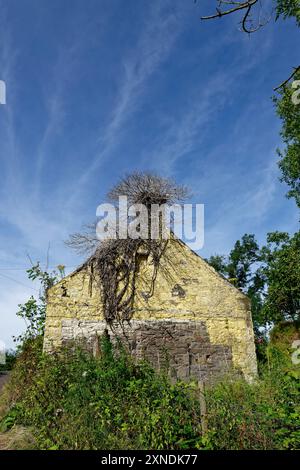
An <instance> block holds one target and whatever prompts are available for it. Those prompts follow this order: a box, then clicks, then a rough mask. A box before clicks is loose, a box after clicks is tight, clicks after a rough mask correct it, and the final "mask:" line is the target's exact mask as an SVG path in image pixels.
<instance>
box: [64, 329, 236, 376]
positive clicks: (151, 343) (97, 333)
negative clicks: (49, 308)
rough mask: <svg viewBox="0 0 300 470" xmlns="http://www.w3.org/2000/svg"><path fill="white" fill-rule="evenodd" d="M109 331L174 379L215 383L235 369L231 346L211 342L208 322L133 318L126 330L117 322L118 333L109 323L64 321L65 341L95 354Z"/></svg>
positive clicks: (113, 339) (112, 337)
mask: <svg viewBox="0 0 300 470" xmlns="http://www.w3.org/2000/svg"><path fill="white" fill-rule="evenodd" d="M105 331H106V332H108V334H109V335H110V337H111V339H112V342H115V341H116V339H117V338H118V339H121V341H122V343H123V345H125V347H127V349H128V350H129V351H130V352H131V354H132V356H133V357H134V358H135V359H136V360H137V361H139V360H143V359H146V360H147V361H149V362H150V363H151V364H152V365H153V366H154V368H155V369H157V370H163V371H165V372H167V373H168V374H169V375H170V376H171V378H172V379H179V380H189V379H196V380H201V381H204V382H207V381H209V382H212V381H214V380H215V378H217V377H220V376H222V375H224V374H226V373H228V372H229V371H230V370H232V353H231V348H230V347H229V346H224V345H221V344H211V343H210V338H209V335H208V332H207V329H206V326H205V323H204V322H191V321H164V320H162V321H155V322H153V321H133V322H131V324H130V325H124V327H123V329H121V328H120V327H119V326H118V325H114V327H113V331H114V333H112V332H111V330H107V325H106V323H105V322H96V321H92V320H90V321H89V320H85V321H78V320H64V321H63V323H62V337H63V341H64V342H65V343H68V342H71V341H74V340H75V341H76V340H77V341H79V342H83V343H84V344H85V345H87V346H88V349H89V350H90V351H91V352H93V353H94V354H96V353H97V350H98V347H99V338H100V337H101V336H102V335H103V334H104V332H105Z"/></svg>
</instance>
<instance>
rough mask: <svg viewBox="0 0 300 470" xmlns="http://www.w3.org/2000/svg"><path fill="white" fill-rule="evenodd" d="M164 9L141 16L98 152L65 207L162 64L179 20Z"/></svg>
mask: <svg viewBox="0 0 300 470" xmlns="http://www.w3.org/2000/svg"><path fill="white" fill-rule="evenodd" d="M165 7H166V5H165V4H164V5H162V4H161V3H160V2H156V3H154V4H152V5H151V8H150V11H149V12H147V14H146V13H145V17H146V18H147V20H146V23H145V25H143V31H142V33H141V36H140V38H139V39H138V42H137V44H136V46H135V47H134V48H133V49H132V50H131V52H130V53H128V55H127V56H126V57H125V58H124V59H123V64H122V65H123V76H122V79H121V83H120V87H119V92H118V94H117V99H116V103H115V106H114V108H113V110H112V112H111V116H110V120H109V122H108V123H107V125H106V127H105V129H103V130H100V133H101V136H100V137H99V144H98V146H99V148H100V150H99V151H98V152H97V154H96V156H95V157H94V159H93V160H92V161H91V162H90V163H89V165H88V168H87V170H86V171H85V172H84V173H83V174H82V176H81V177H80V178H79V181H78V182H77V184H76V191H75V192H74V193H73V195H72V197H71V200H70V201H69V203H72V202H73V201H74V199H76V197H78V194H80V193H81V191H82V189H83V188H84V186H85V185H86V184H87V182H88V181H89V178H90V177H91V175H93V173H94V172H95V170H97V169H98V168H99V166H100V165H101V164H102V163H103V162H104V161H105V160H106V159H107V158H108V157H109V155H110V154H111V152H112V151H113V150H114V149H115V148H116V147H117V146H118V145H119V144H120V139H121V132H122V130H123V127H125V126H126V123H127V121H128V119H129V118H130V117H131V116H132V114H133V112H134V111H135V110H136V109H137V108H138V107H139V106H140V104H141V102H142V99H143V94H144V92H145V90H146V86H147V82H148V81H149V80H150V77H152V75H153V74H154V72H155V71H156V70H157V69H158V68H159V67H160V65H161V64H162V63H163V62H164V61H165V60H166V58H167V57H168V55H169V53H170V51H171V50H172V47H173V45H174V43H175V41H176V39H177V37H178V35H179V34H180V31H181V29H182V26H181V22H180V20H179V19H178V17H177V15H176V13H175V12H174V11H168V12H166V11H165Z"/></svg>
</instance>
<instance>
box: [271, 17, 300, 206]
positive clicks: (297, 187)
mask: <svg viewBox="0 0 300 470" xmlns="http://www.w3.org/2000/svg"><path fill="white" fill-rule="evenodd" d="M299 20H300V13H299ZM299 79H300V72H298V73H297V74H296V75H295V77H294V80H299ZM294 92H295V89H293V88H292V87H291V86H290V85H289V86H285V87H283V88H281V89H280V91H279V96H278V97H274V99H273V100H274V103H275V106H276V110H277V114H278V116H279V117H280V118H281V120H282V129H281V136H282V139H283V142H284V144H285V149H284V150H278V155H279V157H280V161H279V163H278V165H279V168H280V170H281V173H282V177H281V180H282V181H284V182H285V183H286V184H287V185H288V186H289V188H290V190H289V191H288V193H287V197H289V198H294V199H295V201H296V204H297V206H298V207H300V105H299V104H298V105H296V104H294V103H293V101H292V95H293V93H294Z"/></svg>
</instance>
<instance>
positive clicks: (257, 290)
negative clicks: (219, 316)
mask: <svg viewBox="0 0 300 470" xmlns="http://www.w3.org/2000/svg"><path fill="white" fill-rule="evenodd" d="M208 262H209V263H210V264H211V265H212V266H213V267H214V268H215V269H217V271H219V272H220V273H221V274H222V275H223V276H225V277H226V278H227V279H228V280H229V281H230V282H232V283H233V284H234V285H235V286H236V287H238V288H240V289H241V290H242V291H243V292H244V293H245V294H246V295H247V296H248V297H249V298H250V300H251V305H252V318H253V322H254V328H255V332H256V334H257V337H258V339H260V340H261V344H262V343H263V342H264V341H265V340H264V338H263V336H262V335H261V327H267V326H269V325H271V324H273V323H278V322H281V321H284V320H293V321H296V320H298V319H299V313H300V232H296V233H295V234H294V235H293V236H290V235H289V234H288V233H285V232H272V233H269V234H268V235H267V244H266V245H265V246H263V247H262V248H259V246H258V244H257V242H256V240H255V238H254V235H247V234H246V235H244V236H243V237H242V239H241V240H239V241H237V242H236V243H235V245H234V248H233V250H232V251H231V252H230V254H229V256H228V257H227V258H226V257H225V256H218V255H216V256H213V257H211V258H209V259H208ZM261 352H262V351H261Z"/></svg>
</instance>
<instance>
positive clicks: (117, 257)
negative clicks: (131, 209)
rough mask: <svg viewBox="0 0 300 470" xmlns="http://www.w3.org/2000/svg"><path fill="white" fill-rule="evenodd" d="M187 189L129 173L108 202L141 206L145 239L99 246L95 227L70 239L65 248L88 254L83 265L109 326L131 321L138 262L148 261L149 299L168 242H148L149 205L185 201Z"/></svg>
mask: <svg viewBox="0 0 300 470" xmlns="http://www.w3.org/2000/svg"><path fill="white" fill-rule="evenodd" d="M187 194H188V193H187V189H186V188H185V187H184V186H178V185H177V184H176V183H174V182H173V181H172V180H170V179H168V178H162V177H160V176H157V175H153V174H149V173H133V174H131V175H128V176H126V177H125V178H123V179H122V180H121V181H120V182H119V183H118V184H117V185H116V186H115V187H114V188H113V189H112V190H111V191H110V192H109V194H108V199H109V200H110V201H113V202H114V203H116V202H117V201H118V198H119V196H126V197H127V198H128V203H129V204H130V205H133V204H144V205H145V206H146V208H147V211H148V230H149V237H148V239H146V240H145V239H142V238H138V239H131V238H127V239H113V240H105V241H102V242H100V241H99V240H98V238H97V236H96V232H95V225H91V226H88V230H87V231H85V232H81V233H75V234H73V235H71V237H70V239H69V240H68V241H67V244H68V245H69V246H70V247H72V248H74V249H75V250H77V251H78V252H80V253H82V252H84V253H90V252H92V254H91V255H90V257H89V259H88V260H87V261H86V263H85V265H86V266H88V267H90V272H91V275H92V276H93V277H94V279H95V280H97V281H98V282H99V288H100V289H101V293H102V302H103V307H104V317H105V320H106V321H107V323H108V324H109V325H112V324H113V323H114V322H118V323H119V324H123V323H124V322H126V321H127V322H129V321H130V320H131V319H132V316H133V312H134V299H135V293H136V282H137V278H138V276H139V274H140V272H139V271H140V264H141V260H142V259H145V258H146V259H147V260H149V261H151V263H152V265H153V274H152V277H151V280H150V283H149V286H148V287H149V290H148V292H147V293H144V295H145V296H146V297H147V298H150V297H151V296H152V295H153V291H154V285H155V280H156V275H157V271H158V269H159V266H160V261H161V257H162V255H163V253H164V251H165V249H166V247H167V244H168V240H164V239H162V238H161V239H157V240H152V239H151V237H150V233H151V215H150V209H151V206H152V204H159V205H161V204H173V203H176V202H182V201H183V200H184V199H185V198H186V197H187Z"/></svg>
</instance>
